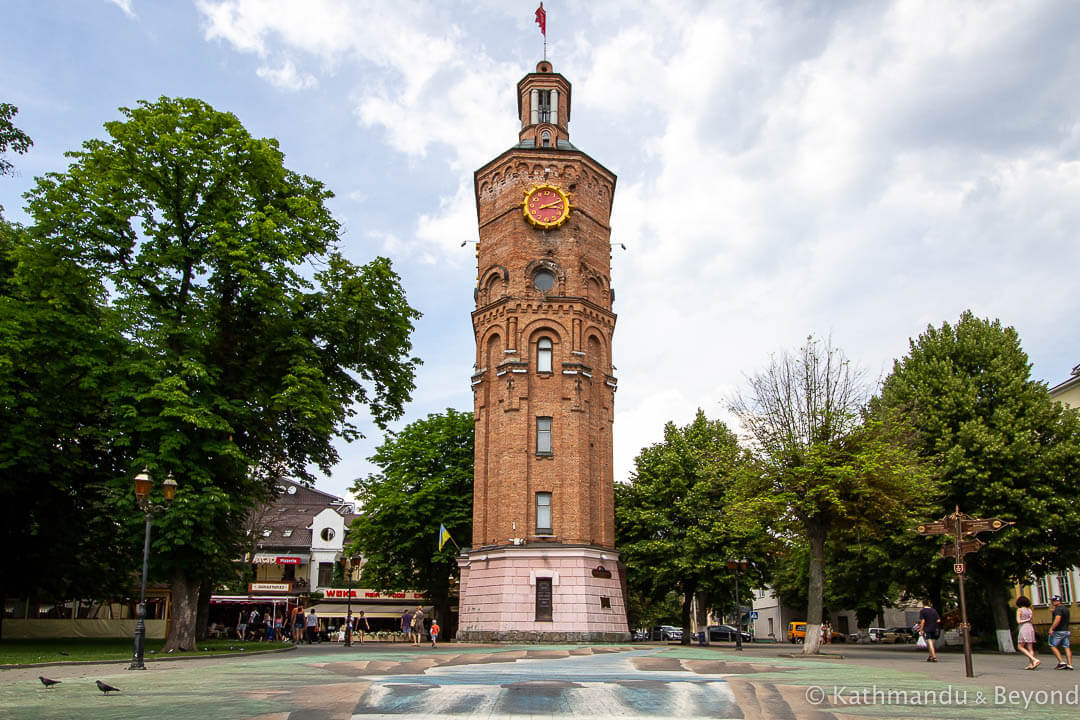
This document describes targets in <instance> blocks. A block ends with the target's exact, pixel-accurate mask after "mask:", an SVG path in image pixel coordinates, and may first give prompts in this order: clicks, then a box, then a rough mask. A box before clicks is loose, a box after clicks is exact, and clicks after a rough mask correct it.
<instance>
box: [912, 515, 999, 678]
mask: <svg viewBox="0 0 1080 720" xmlns="http://www.w3.org/2000/svg"><path fill="white" fill-rule="evenodd" d="M1012 524H1013V523H1011V522H1006V521H1005V520H999V519H997V518H973V517H971V516H970V515H965V514H963V513H962V512H960V506H959V505H958V506H957V507H956V512H954V513H953V514H951V515H946V516H945V517H943V518H941V519H940V520H935V521H933V522H927V523H922V524H921V525H918V526H916V527H915V528H914V530H915V532H917V533H919V534H920V535H948V536H950V537H951V538H952V542H951V543H949V544H948V545H945V546H944V547H943V548H941V556H942V557H949V556H950V555H951V556H952V558H953V563H954V564H953V570H954V571H955V572H956V581H957V585H958V586H959V590H960V635H961V636H962V637H963V638H964V669H965V671H966V672H967V676H968V677H975V671H974V670H973V669H972V667H971V625H970V624H969V623H968V617H967V599H966V598H965V597H964V574H965V573H966V571H967V566H966V563H965V562H964V556H965V555H967V554H968V553H973V552H976V551H978V549H979V548H981V547H982V546H983V545H985V544H986V543H984V542H983V541H982V540H979V539H978V538H976V537H975V535H977V534H978V533H981V532H997V531H998V530H1002V529H1004V528H1007V527H1008V526H1010V525H1012ZM965 537H967V538H968V539H967V540H965V539H964V538H965Z"/></svg>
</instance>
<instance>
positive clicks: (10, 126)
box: [0, 103, 34, 175]
mask: <svg viewBox="0 0 1080 720" xmlns="http://www.w3.org/2000/svg"><path fill="white" fill-rule="evenodd" d="M18 113H19V108H17V107H15V106H14V105H12V104H11V103H0V175H11V174H12V173H14V172H15V166H14V165H12V164H11V161H10V160H8V159H7V158H5V157H4V154H5V153H6V152H7V151H8V150H11V151H13V152H16V153H18V154H20V155H23V154H25V153H27V152H29V151H30V148H31V147H32V146H33V145H34V141H33V140H31V139H30V136H29V135H27V134H26V133H25V132H23V131H22V130H20V129H19V128H17V127H15V122H14V118H15V116H16V115H17V114H18Z"/></svg>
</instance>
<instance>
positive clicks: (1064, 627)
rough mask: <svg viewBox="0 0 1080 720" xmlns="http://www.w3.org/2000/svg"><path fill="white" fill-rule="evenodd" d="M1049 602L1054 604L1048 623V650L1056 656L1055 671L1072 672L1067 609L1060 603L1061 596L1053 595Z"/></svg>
mask: <svg viewBox="0 0 1080 720" xmlns="http://www.w3.org/2000/svg"><path fill="white" fill-rule="evenodd" d="M1050 602H1051V603H1053V604H1054V609H1053V611H1052V612H1051V613H1050V617H1052V618H1053V619H1054V621H1053V622H1052V623H1050V637H1049V639H1048V641H1047V642H1048V643H1049V645H1050V649H1051V650H1053V651H1054V655H1055V656H1057V661H1058V664H1057V667H1056V668H1054V669H1055V670H1072V669H1073V666H1072V648H1071V647H1069V636H1070V635H1071V634H1072V633H1071V632H1070V631H1069V608H1067V607H1065V605H1064V604H1063V603H1062V602H1061V596H1060V595H1055V596H1054V597H1052V598H1050ZM1062 650H1064V651H1065V656H1064V657H1062V655H1061V651H1062Z"/></svg>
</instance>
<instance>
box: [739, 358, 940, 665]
mask: <svg viewBox="0 0 1080 720" xmlns="http://www.w3.org/2000/svg"><path fill="white" fill-rule="evenodd" d="M749 381H750V388H749V392H748V394H747V395H745V396H743V395H740V396H739V397H737V398H736V399H735V401H734V402H733V403H732V410H733V411H734V412H735V413H736V414H737V415H738V417H739V419H740V420H741V421H742V423H743V426H744V427H745V428H746V429H747V431H748V432H749V434H750V437H751V439H752V440H753V442H754V453H755V459H756V462H757V465H758V467H759V468H760V473H761V477H762V478H763V479H764V481H765V484H764V485H763V486H762V485H759V486H757V487H754V488H750V489H749V491H748V492H745V493H743V495H744V497H745V498H746V500H748V501H753V502H756V503H758V504H759V505H767V504H769V503H774V504H775V505H776V510H775V516H776V517H778V518H780V519H781V522H780V523H779V524H778V526H777V527H776V533H777V535H778V536H780V537H788V538H791V539H797V540H799V541H801V542H802V543H805V547H806V550H807V552H808V554H809V566H808V571H807V595H806V597H807V614H806V619H807V640H806V645H805V647H804V652H806V653H815V652H817V649H818V645H819V642H820V633H819V632H818V627H819V626H820V624H821V621H822V609H823V603H824V597H825V557H826V547H827V544H828V542H829V539H830V536H831V535H833V534H834V533H835V532H836V531H837V530H838V529H839V528H842V527H845V526H846V527H852V528H857V527H859V526H864V527H865V529H866V530H867V531H870V530H872V529H874V528H875V527H879V524H880V518H883V517H887V518H896V519H900V520H901V521H903V519H904V518H907V517H911V516H912V515H913V514H914V513H917V512H918V506H919V503H920V502H921V501H923V500H924V499H925V498H926V497H927V496H928V495H930V494H931V493H932V488H931V486H930V483H929V481H928V476H927V474H926V473H925V472H924V471H923V470H922V468H921V466H920V465H919V464H918V462H917V461H916V459H915V457H914V454H913V453H912V452H911V451H910V450H909V449H908V447H907V445H906V443H905V441H904V440H905V439H904V428H903V426H902V424H900V423H897V422H896V421H895V418H891V417H882V418H871V417H868V416H866V415H865V414H864V412H863V410H864V407H865V404H866V402H867V400H868V399H869V388H868V387H867V385H866V384H865V382H864V381H863V380H862V376H861V373H860V372H859V371H858V370H857V369H856V368H854V367H853V366H852V365H851V363H850V361H848V359H847V358H846V357H845V355H844V354H843V352H842V351H841V350H839V349H838V348H835V347H833V346H832V344H831V342H828V341H826V342H821V341H819V340H815V339H814V338H812V337H811V338H808V339H807V341H806V344H805V345H803V347H802V348H800V349H799V352H798V353H797V354H795V355H790V354H787V353H784V354H783V355H781V356H780V357H779V358H777V357H774V358H773V359H772V361H771V363H770V365H769V367H768V368H767V369H766V370H764V371H762V372H760V373H757V374H755V375H752V376H751V377H750V379H749Z"/></svg>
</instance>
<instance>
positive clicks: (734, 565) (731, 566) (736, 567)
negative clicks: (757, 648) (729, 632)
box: [727, 559, 750, 651]
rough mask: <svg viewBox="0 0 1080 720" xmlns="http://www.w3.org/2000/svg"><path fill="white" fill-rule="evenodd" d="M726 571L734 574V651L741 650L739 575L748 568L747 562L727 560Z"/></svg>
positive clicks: (748, 562) (748, 563)
mask: <svg viewBox="0 0 1080 720" xmlns="http://www.w3.org/2000/svg"><path fill="white" fill-rule="evenodd" d="M727 566H728V570H732V571H734V573H735V649H736V650H738V651H741V650H742V601H741V600H740V599H739V573H740V572H742V571H743V570H745V569H746V568H748V567H750V561H749V560H742V559H740V560H728V562H727Z"/></svg>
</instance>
